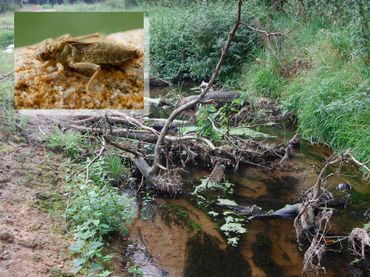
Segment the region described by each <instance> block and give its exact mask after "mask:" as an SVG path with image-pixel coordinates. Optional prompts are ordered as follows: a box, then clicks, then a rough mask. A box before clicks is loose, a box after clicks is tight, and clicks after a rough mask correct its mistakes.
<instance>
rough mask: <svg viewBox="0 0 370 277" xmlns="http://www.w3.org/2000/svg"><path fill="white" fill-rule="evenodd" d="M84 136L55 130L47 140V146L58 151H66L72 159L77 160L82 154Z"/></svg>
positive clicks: (68, 131)
mask: <svg viewBox="0 0 370 277" xmlns="http://www.w3.org/2000/svg"><path fill="white" fill-rule="evenodd" d="M82 141H83V136H82V135H81V134H80V133H79V132H76V131H72V130H67V131H65V132H63V131H61V130H60V129H55V130H54V131H53V132H52V133H50V134H49V135H48V137H47V138H46V145H47V146H49V147H51V148H56V149H58V150H64V151H65V152H66V153H67V154H68V155H69V156H70V157H71V158H76V157H77V156H78V155H79V154H80V153H81V147H82Z"/></svg>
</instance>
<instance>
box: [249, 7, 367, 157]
mask: <svg viewBox="0 0 370 277" xmlns="http://www.w3.org/2000/svg"><path fill="white" fill-rule="evenodd" d="M293 2H294V3H295V5H298V4H299V3H298V1H289V2H288V3H287V4H285V9H288V7H289V5H290V4H289V3H291V5H293V4H294V3H293ZM313 2H315V3H316V4H317V5H319V4H318V2H319V1H312V2H310V3H311V4H312V3H313ZM345 2H346V1H345ZM301 3H308V2H306V1H303V2H301ZM353 3H354V2H353ZM316 4H315V5H316ZM330 5H334V6H335V5H336V4H333V3H332V4H330ZM330 5H329V6H330ZM351 5H352V4H351ZM316 8H318V6H317V7H316ZM321 8H322V12H324V11H325V12H328V14H327V15H325V16H322V17H321V18H318V17H317V14H320V13H319V12H318V11H316V12H315V11H310V12H307V13H306V16H305V17H304V20H303V21H301V22H300V24H299V25H298V27H297V28H296V29H295V30H294V31H293V32H292V33H290V34H289V35H288V36H286V37H285V38H284V39H283V40H280V41H279V44H280V45H279V46H270V47H268V48H267V49H266V51H264V52H260V53H259V55H258V57H257V58H256V62H255V63H254V64H253V65H251V66H249V68H247V69H246V71H245V75H244V78H243V82H244V87H245V90H247V91H249V92H250V95H262V96H269V97H275V98H279V99H280V100H281V103H282V106H283V108H284V109H285V110H286V111H292V112H294V113H295V114H296V115H297V117H298V127H299V131H300V133H301V134H302V136H303V137H304V138H306V139H308V140H310V141H312V142H320V143H324V144H328V145H329V146H331V147H333V148H334V149H335V150H337V151H344V150H346V149H348V148H351V150H352V152H353V154H354V155H355V157H356V158H357V159H359V160H361V161H365V160H367V159H368V157H369V156H370V146H369V145H370V141H369V138H370V127H369V120H368V118H369V117H370V111H369V109H368V107H369V97H368V90H369V81H368V80H369V71H368V63H367V61H368V59H367V57H366V55H365V52H367V51H366V49H367V46H366V45H364V44H361V43H359V42H358V40H360V39H361V37H359V35H358V34H356V33H354V31H353V30H354V28H355V27H354V26H352V25H351V24H352V23H351V24H350V25H349V26H347V25H345V24H342V23H343V20H344V18H347V19H348V20H350V22H352V19H353V20H355V19H354V18H353V17H354V16H355V15H354V14H353V12H355V11H349V10H348V9H349V8H348V7H347V6H343V9H347V11H342V12H343V14H341V16H340V17H339V18H337V19H336V21H334V17H335V14H337V13H336V12H334V11H331V12H330V11H329V10H330V9H335V7H328V8H327V7H326V6H321ZM337 8H338V9H339V8H340V7H339V6H337ZM291 9H292V11H290V12H291V13H290V14H288V15H286V14H283V13H282V14H280V15H277V16H276V17H275V18H274V20H273V22H272V25H273V26H274V27H272V28H274V29H275V30H276V29H278V30H281V29H285V30H290V29H292V28H293V27H294V26H296V24H297V23H296V20H300V19H299V18H298V13H297V18H296V19H294V17H293V19H292V16H291V15H292V14H293V15H294V13H293V12H297V9H298V8H296V9H294V8H293V7H291ZM330 13H333V17H330V16H329V15H330ZM357 19H358V17H356V20H357ZM301 20H302V19H301ZM361 24H362V23H361Z"/></svg>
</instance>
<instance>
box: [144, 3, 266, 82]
mask: <svg viewBox="0 0 370 277" xmlns="http://www.w3.org/2000/svg"><path fill="white" fill-rule="evenodd" d="M166 11H167V13H166V14H163V12H158V11H157V12H155V11H152V12H151V13H150V15H151V20H150V23H151V31H150V60H151V69H150V71H151V74H152V75H156V76H161V77H164V78H166V79H178V80H180V79H192V80H202V79H207V78H209V77H210V75H211V73H212V71H213V69H214V67H215V65H216V63H217V61H218V59H219V57H220V53H221V49H222V47H223V46H224V43H225V41H226V39H227V34H228V32H229V31H230V29H231V27H232V26H233V24H234V22H235V18H236V7H235V3H234V2H233V1H231V2H226V3H225V2H222V1H218V2H214V3H210V4H207V5H205V4H204V5H202V4H198V5H190V6H188V7H186V8H177V9H171V10H170V9H168V10H166ZM261 11H262V9H261V8H257V7H252V5H249V6H248V3H244V5H243V17H242V18H243V20H244V21H245V22H252V21H253V20H254V19H255V18H258V16H260V15H261ZM156 13H157V14H156ZM252 14H253V16H252ZM259 46H260V42H259V40H258V38H257V34H256V33H255V32H252V31H250V30H249V29H247V28H246V27H243V26H241V27H240V29H239V30H238V31H237V33H236V36H235V39H234V40H233V43H232V45H231V47H230V50H229V52H228V54H227V56H226V58H225V61H224V64H223V66H222V69H221V72H220V79H222V80H225V79H227V78H230V77H232V76H234V75H235V74H239V72H240V71H241V68H242V65H243V64H245V63H246V62H248V61H249V60H250V58H251V56H252V55H253V53H254V51H255V49H256V48H258V47H259Z"/></svg>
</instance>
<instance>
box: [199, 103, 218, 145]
mask: <svg viewBox="0 0 370 277" xmlns="http://www.w3.org/2000/svg"><path fill="white" fill-rule="evenodd" d="M216 112H217V109H216V107H215V106H212V105H204V106H201V107H200V108H199V110H198V118H197V133H198V134H199V135H200V136H203V137H208V138H210V139H211V140H213V141H219V140H220V139H221V138H222V134H221V133H220V132H217V131H216V129H215V126H214V124H215V123H214V121H215V117H216Z"/></svg>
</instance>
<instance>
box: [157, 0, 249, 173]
mask: <svg viewBox="0 0 370 277" xmlns="http://www.w3.org/2000/svg"><path fill="white" fill-rule="evenodd" d="M242 4H243V1H242V0H238V9H237V19H236V21H235V24H234V26H233V28H232V29H231V31H230V32H229V34H228V38H227V41H226V43H225V46H224V48H223V49H222V52H221V56H220V59H219V61H218V63H217V65H216V67H215V70H214V71H213V73H212V76H211V79H210V80H209V82H208V84H207V86H206V88H205V89H204V90H202V92H201V93H200V94H199V96H198V97H197V98H196V99H194V100H192V101H190V102H188V103H186V104H184V105H182V106H180V107H178V108H176V109H175V110H174V111H173V112H172V114H171V115H170V117H169V118H168V119H167V121H166V123H165V125H164V126H163V129H162V131H161V133H160V135H159V137H158V140H157V143H156V145H155V148H154V162H153V165H152V167H151V168H150V171H151V172H156V171H157V170H158V168H159V165H160V160H161V148H162V144H163V141H164V138H165V136H166V134H167V132H168V129H169V127H170V125H171V123H172V122H173V121H174V120H175V118H176V117H177V116H178V115H179V114H180V113H181V112H183V111H185V110H187V109H189V108H191V107H193V106H194V105H196V104H198V103H199V102H200V101H201V100H202V99H203V98H204V96H205V95H206V94H207V92H208V91H209V90H210V88H211V87H212V85H213V84H214V82H215V80H216V77H217V76H218V73H219V71H220V68H221V65H222V63H223V61H224V59H225V56H226V53H227V51H228V49H229V47H230V45H231V42H232V40H233V38H234V35H235V33H236V31H237V29H238V27H239V25H240V19H241V8H242Z"/></svg>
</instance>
